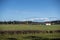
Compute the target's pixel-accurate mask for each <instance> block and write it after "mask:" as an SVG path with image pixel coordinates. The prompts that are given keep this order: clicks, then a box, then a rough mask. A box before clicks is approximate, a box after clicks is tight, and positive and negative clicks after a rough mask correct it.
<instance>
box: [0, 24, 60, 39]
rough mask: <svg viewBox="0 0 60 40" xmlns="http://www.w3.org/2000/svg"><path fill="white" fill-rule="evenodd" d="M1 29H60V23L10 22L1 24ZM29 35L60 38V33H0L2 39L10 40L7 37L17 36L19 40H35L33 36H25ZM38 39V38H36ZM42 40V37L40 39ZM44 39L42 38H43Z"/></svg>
mask: <svg viewBox="0 0 60 40" xmlns="http://www.w3.org/2000/svg"><path fill="white" fill-rule="evenodd" d="M0 30H3V31H5V30H60V25H50V26H46V25H23V24H20V25H19V24H16V25H12V24H8V25H5V24H3V25H0ZM28 36H37V37H42V38H60V33H39V34H37V33H35V34H13V35H11V34H3V35H2V34H0V40H9V39H7V38H16V39H17V40H33V39H31V38H29V39H28V38H24V37H28ZM34 40H36V39H34ZM39 40H40V39H39ZM41 40H42V39H41Z"/></svg>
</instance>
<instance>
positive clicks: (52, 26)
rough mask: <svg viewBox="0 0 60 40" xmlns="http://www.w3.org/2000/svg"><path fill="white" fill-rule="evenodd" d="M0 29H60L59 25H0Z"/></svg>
mask: <svg viewBox="0 0 60 40" xmlns="http://www.w3.org/2000/svg"><path fill="white" fill-rule="evenodd" d="M0 30H60V25H50V26H46V25H23V24H20V25H18V24H17V25H12V24H10V25H9V24H8V25H0Z"/></svg>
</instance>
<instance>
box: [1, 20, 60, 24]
mask: <svg viewBox="0 0 60 40" xmlns="http://www.w3.org/2000/svg"><path fill="white" fill-rule="evenodd" d="M45 23H51V24H60V20H56V21H48V22H33V21H0V24H45Z"/></svg>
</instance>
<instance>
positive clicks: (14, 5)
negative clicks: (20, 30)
mask: <svg viewBox="0 0 60 40" xmlns="http://www.w3.org/2000/svg"><path fill="white" fill-rule="evenodd" d="M33 18H52V20H53V19H54V18H55V19H60V0H0V21H13V20H18V21H20V20H24V19H33Z"/></svg>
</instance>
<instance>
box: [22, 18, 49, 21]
mask: <svg viewBox="0 0 60 40" xmlns="http://www.w3.org/2000/svg"><path fill="white" fill-rule="evenodd" d="M34 20H44V21H49V19H48V18H30V19H24V20H22V21H34Z"/></svg>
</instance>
